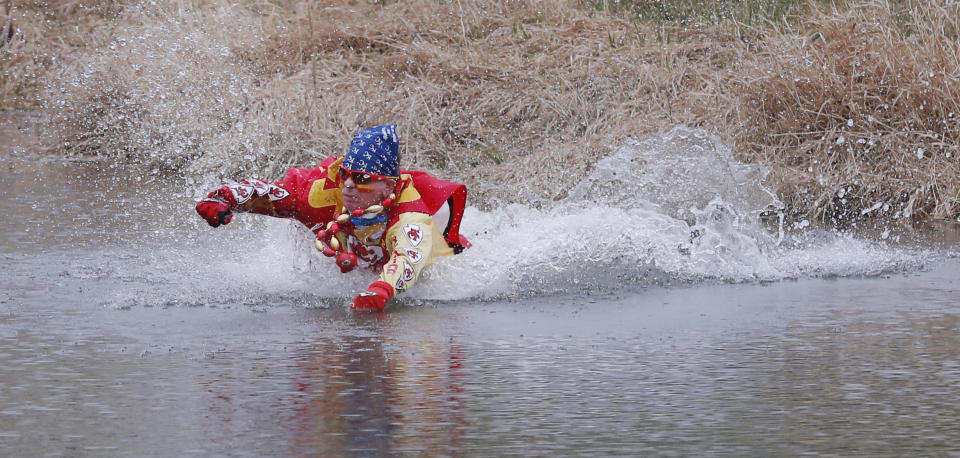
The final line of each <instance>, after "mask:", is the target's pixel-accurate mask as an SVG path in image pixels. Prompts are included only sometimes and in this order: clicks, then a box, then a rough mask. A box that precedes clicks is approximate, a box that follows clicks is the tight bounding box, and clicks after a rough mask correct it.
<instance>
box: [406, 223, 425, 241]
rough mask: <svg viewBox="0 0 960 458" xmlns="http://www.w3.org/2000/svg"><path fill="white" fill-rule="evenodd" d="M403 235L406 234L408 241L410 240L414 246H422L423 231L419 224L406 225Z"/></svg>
mask: <svg viewBox="0 0 960 458" xmlns="http://www.w3.org/2000/svg"><path fill="white" fill-rule="evenodd" d="M403 233H404V234H406V236H407V240H409V241H410V244H411V245H413V246H420V242H422V241H423V229H420V226H419V225H417V224H413V223H410V224H405V225H404V226H403Z"/></svg>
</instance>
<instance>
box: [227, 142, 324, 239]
mask: <svg viewBox="0 0 960 458" xmlns="http://www.w3.org/2000/svg"><path fill="white" fill-rule="evenodd" d="M337 159H338V158H335V157H334V158H327V160H325V161H323V162H322V163H321V164H320V165H319V166H317V167H313V168H291V169H288V170H287V174H286V176H285V177H284V178H283V180H281V181H277V182H274V183H268V182H265V181H262V180H247V181H244V182H243V183H241V184H238V185H232V186H230V189H231V191H233V194H234V197H235V198H236V199H237V204H238V205H237V210H238V211H242V212H248V213H256V214H260V215H268V216H275V217H278V218H293V219H296V220H297V221H300V222H301V223H303V224H304V225H306V226H307V227H308V228H310V229H311V230H315V227H317V226H318V225H325V224H326V223H327V222H328V221H330V220H332V219H333V218H334V216H335V212H336V208H335V206H318V207H314V206H312V205H311V203H310V192H311V189H312V188H314V187H315V186H319V188H322V189H328V188H329V189H336V188H337V184H338V183H337V182H336V180H328V178H329V177H328V172H327V167H328V166H329V165H330V164H331V163H333V162H335V161H336V160H337Z"/></svg>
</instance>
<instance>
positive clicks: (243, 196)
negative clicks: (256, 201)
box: [230, 185, 253, 204]
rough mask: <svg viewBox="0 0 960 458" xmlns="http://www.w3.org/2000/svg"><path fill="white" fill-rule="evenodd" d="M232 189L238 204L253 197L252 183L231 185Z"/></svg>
mask: <svg viewBox="0 0 960 458" xmlns="http://www.w3.org/2000/svg"><path fill="white" fill-rule="evenodd" d="M230 190H231V191H233V198H234V199H235V200H236V201H237V203H238V204H242V203H245V202H246V201H248V200H250V198H251V197H253V186H250V185H237V186H231V187H230Z"/></svg>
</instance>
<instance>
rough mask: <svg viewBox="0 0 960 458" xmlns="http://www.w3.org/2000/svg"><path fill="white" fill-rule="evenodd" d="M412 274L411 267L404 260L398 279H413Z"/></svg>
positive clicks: (406, 280)
mask: <svg viewBox="0 0 960 458" xmlns="http://www.w3.org/2000/svg"><path fill="white" fill-rule="evenodd" d="M413 275H414V271H413V267H410V264H407V263H405V262H404V263H403V276H401V277H400V279H401V280H403V281H405V282H408V281H410V280H413Z"/></svg>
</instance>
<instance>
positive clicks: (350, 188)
mask: <svg viewBox="0 0 960 458" xmlns="http://www.w3.org/2000/svg"><path fill="white" fill-rule="evenodd" d="M466 198H467V188H466V187H465V186H464V185H462V184H457V183H450V182H446V181H441V180H438V179H436V178H434V177H432V176H430V175H428V174H426V173H424V172H418V171H412V170H400V169H399V143H398V140H397V133H396V126H395V125H392V124H388V125H383V126H377V127H372V128H370V129H366V130H361V131H360V132H357V134H356V136H354V138H353V141H352V142H351V144H350V149H349V151H348V152H347V153H346V154H345V155H344V156H341V157H330V158H327V159H326V160H324V161H323V162H322V163H321V164H320V165H318V166H317V167H316V168H310V169H301V168H291V169H289V170H287V175H286V177H284V179H283V180H282V181H279V182H276V183H267V182H264V181H260V180H248V181H244V182H243V183H241V184H237V185H230V186H223V187H221V188H219V189H217V190H214V191H212V192H210V193H209V194H208V195H207V198H206V199H203V200H202V201H200V203H198V204H197V213H199V214H200V216H201V217H203V219H205V220H206V221H207V223H209V224H210V225H211V226H213V227H217V226H219V225H221V224H227V223H229V222H230V220H231V219H232V218H233V213H234V212H248V213H257V214H261V215H270V216H276V217H280V218H293V219H296V220H297V221H299V222H301V223H303V224H304V225H306V226H307V227H308V228H310V230H311V231H313V233H314V234H316V235H317V242H316V244H317V249H319V250H321V251H322V252H323V253H324V254H325V255H327V256H330V257H332V258H334V259H335V260H336V262H337V265H338V266H340V270H341V272H344V273H346V272H349V271H351V270H353V269H354V268H355V267H356V266H357V265H358V264H359V263H362V264H364V265H365V266H366V267H369V268H370V269H371V270H373V271H374V272H376V273H379V274H380V277H379V279H377V280H376V281H374V282H373V283H371V284H370V286H369V287H368V288H367V290H366V291H364V292H362V293H360V294H358V295H357V296H356V297H355V298H354V299H353V303H352V305H351V308H352V309H362V310H383V309H384V307H386V305H387V302H388V301H389V300H390V299H392V298H393V297H394V296H395V295H396V294H398V293H400V292H402V291H404V290H406V289H407V288H409V287H410V286H411V285H413V283H414V282H416V280H417V278H418V277H419V275H420V272H421V271H422V270H423V268H424V267H426V266H428V265H430V264H431V263H432V262H433V261H434V260H435V259H436V258H437V257H439V256H447V255H451V254H456V253H459V252H460V251H462V250H463V249H464V248H467V247H469V246H470V242H468V241H467V239H466V238H465V237H463V236H462V235H460V232H459V230H460V219H461V218H462V217H463V211H464V207H465V206H466ZM445 207H446V209H447V210H448V211H449V216H448V217H447V218H443V221H444V223H440V225H444V226H445V227H442V228H441V227H438V224H437V221H436V220H435V218H434V217H433V215H435V214H437V213H438V212H439V211H440V210H441V209H443V208H445ZM441 213H446V212H441Z"/></svg>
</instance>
